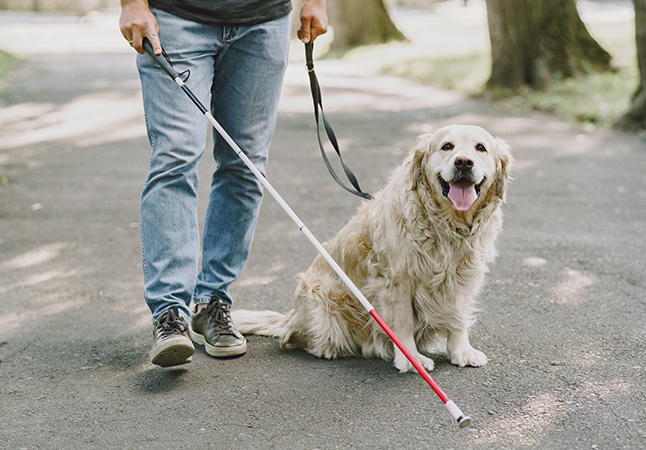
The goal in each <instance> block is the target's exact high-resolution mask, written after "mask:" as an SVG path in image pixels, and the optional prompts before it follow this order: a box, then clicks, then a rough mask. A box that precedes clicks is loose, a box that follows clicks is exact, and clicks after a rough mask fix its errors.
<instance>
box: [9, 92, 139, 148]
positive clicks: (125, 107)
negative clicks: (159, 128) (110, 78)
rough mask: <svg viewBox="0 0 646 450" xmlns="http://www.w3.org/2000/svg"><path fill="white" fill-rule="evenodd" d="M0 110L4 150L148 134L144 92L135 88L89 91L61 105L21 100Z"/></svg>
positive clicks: (85, 144)
mask: <svg viewBox="0 0 646 450" xmlns="http://www.w3.org/2000/svg"><path fill="white" fill-rule="evenodd" d="M135 92H136V94H135ZM1 111H2V112H1V113H0V128H2V141H0V144H1V145H2V146H3V147H4V148H5V149H12V148H19V147H24V146H28V145H38V144H42V143H45V142H47V143H50V142H52V141H57V140H65V141H67V142H71V143H72V144H73V145H77V146H87V145H97V144H102V143H106V142H116V141H120V140H123V139H131V138H135V137H142V136H146V128H145V125H144V120H143V107H142V100H141V93H140V92H138V91H136V90H134V89H133V90H132V91H131V90H129V89H127V90H125V92H124V90H123V89H120V90H116V89H115V90H111V91H105V92H100V93H91V94H86V95H82V96H80V97H77V98H75V99H74V100H72V101H70V102H68V103H66V104H64V105H62V106H55V105H53V104H51V103H26V104H25V103H22V104H17V105H13V106H8V107H6V108H4V109H2V110H1Z"/></svg>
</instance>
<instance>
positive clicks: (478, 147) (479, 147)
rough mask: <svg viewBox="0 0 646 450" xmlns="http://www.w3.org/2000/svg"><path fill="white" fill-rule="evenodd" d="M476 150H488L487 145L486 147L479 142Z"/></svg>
mask: <svg viewBox="0 0 646 450" xmlns="http://www.w3.org/2000/svg"><path fill="white" fill-rule="evenodd" d="M476 150H478V151H479V152H486V151H487V147H485V146H484V145H483V144H477V145H476Z"/></svg>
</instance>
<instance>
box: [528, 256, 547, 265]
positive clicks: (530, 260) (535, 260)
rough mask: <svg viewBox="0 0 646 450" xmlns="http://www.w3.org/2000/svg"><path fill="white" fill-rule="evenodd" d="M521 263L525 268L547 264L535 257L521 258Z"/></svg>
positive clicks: (544, 260) (545, 261)
mask: <svg viewBox="0 0 646 450" xmlns="http://www.w3.org/2000/svg"><path fill="white" fill-rule="evenodd" d="M522 262H523V266H526V267H541V266H544V265H546V264H547V260H546V259H543V258H536V257H529V258H523V261H522Z"/></svg>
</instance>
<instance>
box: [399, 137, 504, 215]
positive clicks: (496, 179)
mask: <svg viewBox="0 0 646 450" xmlns="http://www.w3.org/2000/svg"><path fill="white" fill-rule="evenodd" d="M511 162H512V156H511V154H510V152H509V146H508V145H507V143H505V142H504V141H503V140H502V139H499V138H494V137H493V136H491V135H490V134H489V133H488V132H487V131H486V130H484V129H483V128H480V127H478V126H473V125H449V126H446V127H444V128H441V129H439V130H437V131H436V132H435V133H433V134H431V135H427V136H424V137H422V138H421V139H420V141H419V143H418V146H417V147H416V148H415V150H414V151H413V158H412V160H411V163H412V167H411V169H412V175H413V183H414V184H419V183H420V182H423V183H425V184H427V185H428V187H429V189H430V190H431V191H432V192H433V193H436V195H433V198H434V200H435V202H437V203H439V204H440V205H442V203H444V205H442V206H448V207H451V208H452V209H453V210H454V211H456V212H457V213H465V212H467V211H469V210H473V208H475V207H476V206H477V205H478V204H480V203H483V204H486V203H491V202H492V201H493V200H495V199H500V200H503V199H504V195H505V191H506V189H507V183H508V182H509V170H510V166H511ZM438 197H439V198H438Z"/></svg>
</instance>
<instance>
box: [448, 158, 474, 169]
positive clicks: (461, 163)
mask: <svg viewBox="0 0 646 450" xmlns="http://www.w3.org/2000/svg"><path fill="white" fill-rule="evenodd" d="M453 164H455V168H456V169H458V170H461V171H467V170H471V169H473V160H471V159H469V158H464V157H460V156H458V157H457V158H455V161H454V162H453Z"/></svg>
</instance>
